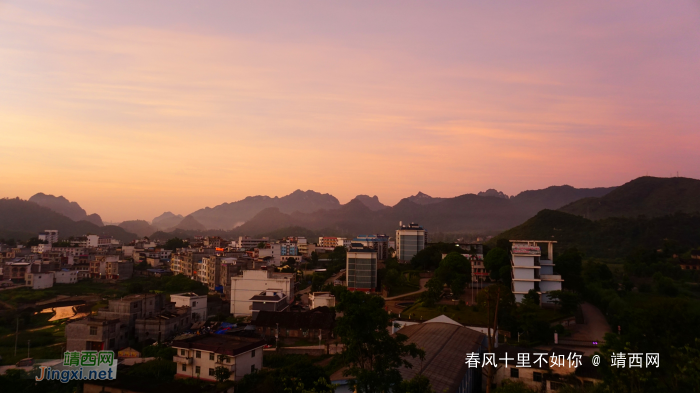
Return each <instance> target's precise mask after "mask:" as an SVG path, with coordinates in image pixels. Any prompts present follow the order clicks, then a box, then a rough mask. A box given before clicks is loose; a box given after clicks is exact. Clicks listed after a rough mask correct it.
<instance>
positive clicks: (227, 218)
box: [190, 190, 340, 229]
mask: <svg viewBox="0 0 700 393" xmlns="http://www.w3.org/2000/svg"><path fill="white" fill-rule="evenodd" d="M270 207H276V208H278V209H279V211H280V212H282V213H286V214H289V213H293V212H297V211H298V212H302V213H310V212H314V211H317V210H321V209H335V208H338V207H340V202H338V199H336V198H335V197H334V196H332V195H330V194H321V193H318V192H315V191H311V190H309V191H301V190H296V191H294V192H293V193H291V194H289V195H287V196H283V197H281V198H280V197H274V198H271V197H269V196H260V195H259V196H252V197H247V198H245V199H242V200H240V201H237V202H231V203H223V204H221V205H218V206H215V207H213V208H210V207H207V208H204V209H200V210H197V211H195V212H194V213H192V214H190V215H191V216H192V217H193V218H195V219H196V220H197V221H198V222H199V223H201V224H202V225H204V227H206V228H208V229H232V228H235V227H237V226H240V225H241V224H243V223H244V222H246V221H248V220H250V219H251V218H253V216H255V215H256V214H258V213H260V212H261V211H263V210H264V209H267V208H270Z"/></svg>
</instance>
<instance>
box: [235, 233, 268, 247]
mask: <svg viewBox="0 0 700 393" xmlns="http://www.w3.org/2000/svg"><path fill="white" fill-rule="evenodd" d="M269 241H270V239H269V238H267V237H263V238H260V239H254V238H252V237H248V236H239V237H238V243H236V245H237V246H238V248H242V249H244V250H251V249H253V248H256V247H258V244H260V243H267V242H269Z"/></svg>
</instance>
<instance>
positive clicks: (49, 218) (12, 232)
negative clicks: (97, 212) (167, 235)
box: [0, 198, 137, 242]
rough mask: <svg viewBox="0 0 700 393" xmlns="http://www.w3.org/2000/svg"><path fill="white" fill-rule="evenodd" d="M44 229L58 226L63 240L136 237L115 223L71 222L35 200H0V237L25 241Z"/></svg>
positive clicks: (124, 239)
mask: <svg viewBox="0 0 700 393" xmlns="http://www.w3.org/2000/svg"><path fill="white" fill-rule="evenodd" d="M47 229H57V230H58V233H59V236H60V237H61V238H62V239H63V238H68V237H70V236H83V235H87V234H94V235H104V236H113V237H114V238H115V239H118V240H121V241H124V242H130V241H132V240H134V239H136V238H137V235H136V234H134V233H130V232H127V231H126V230H124V229H123V228H120V227H118V226H114V225H104V226H98V225H96V224H94V223H92V222H88V221H85V220H82V221H73V220H72V219H70V218H68V217H67V216H65V215H63V214H60V213H57V212H55V211H53V210H52V209H49V208H48V207H44V206H40V205H38V204H37V203H35V202H30V201H25V200H22V199H19V198H15V199H8V198H4V199H0V238H5V239H9V238H14V239H17V240H27V239H29V238H31V237H36V236H37V235H38V234H39V233H40V232H43V231H45V230H47Z"/></svg>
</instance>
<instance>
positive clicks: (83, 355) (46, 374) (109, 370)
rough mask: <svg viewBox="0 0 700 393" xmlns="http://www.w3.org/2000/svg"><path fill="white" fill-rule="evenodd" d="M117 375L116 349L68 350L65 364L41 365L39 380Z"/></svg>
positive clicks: (93, 378)
mask: <svg viewBox="0 0 700 393" xmlns="http://www.w3.org/2000/svg"><path fill="white" fill-rule="evenodd" d="M116 377H117V360H116V359H115V358H114V351H80V352H79V351H68V352H66V353H65V354H64V356H63V364H62V365H58V366H54V367H53V368H52V367H47V366H40V367H39V373H38V375H36V377H35V379H36V380H37V381H44V380H49V381H50V380H54V381H61V382H63V383H67V382H68V381H74V380H82V381H86V380H108V379H115V378H116Z"/></svg>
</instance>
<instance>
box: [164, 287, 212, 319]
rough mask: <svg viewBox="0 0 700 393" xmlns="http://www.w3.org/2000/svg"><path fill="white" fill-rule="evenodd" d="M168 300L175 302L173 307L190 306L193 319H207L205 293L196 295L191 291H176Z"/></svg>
mask: <svg viewBox="0 0 700 393" xmlns="http://www.w3.org/2000/svg"><path fill="white" fill-rule="evenodd" d="M170 301H171V302H175V307H185V306H187V307H189V308H191V309H192V320H193V321H195V322H198V321H206V320H207V295H197V294H196V293H192V292H188V293H178V294H174V295H170Z"/></svg>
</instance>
